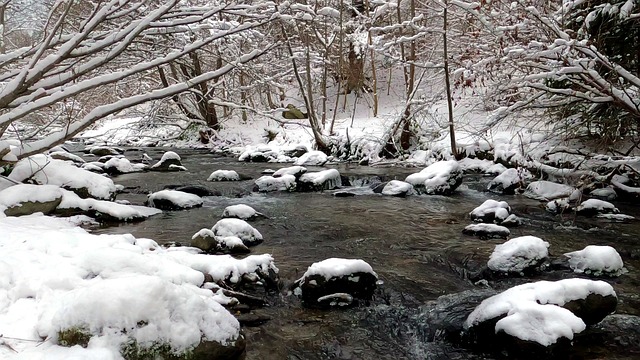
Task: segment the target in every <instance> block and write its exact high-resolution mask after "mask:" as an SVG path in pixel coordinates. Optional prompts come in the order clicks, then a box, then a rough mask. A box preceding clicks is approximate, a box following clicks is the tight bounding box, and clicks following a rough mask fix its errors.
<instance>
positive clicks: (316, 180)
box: [298, 169, 342, 191]
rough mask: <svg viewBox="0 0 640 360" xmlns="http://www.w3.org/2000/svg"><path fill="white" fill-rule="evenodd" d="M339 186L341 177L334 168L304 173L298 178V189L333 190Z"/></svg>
mask: <svg viewBox="0 0 640 360" xmlns="http://www.w3.org/2000/svg"><path fill="white" fill-rule="evenodd" d="M340 186H342V179H341V177H340V172H339V171H338V170H336V169H329V170H323V171H318V172H308V173H304V174H302V176H300V179H298V190H301V191H322V190H333V189H336V188H339V187H340Z"/></svg>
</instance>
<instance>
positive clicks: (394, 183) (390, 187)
mask: <svg viewBox="0 0 640 360" xmlns="http://www.w3.org/2000/svg"><path fill="white" fill-rule="evenodd" d="M400 194H407V195H411V194H413V185H411V184H409V183H406V182H404V181H400V180H391V181H389V182H388V183H387V185H385V186H384V188H382V195H390V196H395V195H400Z"/></svg>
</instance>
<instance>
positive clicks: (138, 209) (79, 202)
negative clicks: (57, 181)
mask: <svg viewBox="0 0 640 360" xmlns="http://www.w3.org/2000/svg"><path fill="white" fill-rule="evenodd" d="M62 192H63V195H64V196H63V197H62V201H61V202H60V204H59V205H58V207H57V209H58V210H65V209H72V210H75V209H80V210H84V211H95V212H98V213H100V214H106V215H109V216H111V217H113V218H116V219H119V220H121V221H130V220H139V219H141V218H147V217H149V216H153V215H157V214H161V213H162V210H158V209H154V208H151V207H146V206H138V205H125V204H119V203H116V202H110V201H104V200H97V199H91V198H89V199H82V198H80V197H79V196H78V195H76V194H75V193H73V192H71V191H67V190H64V189H62Z"/></svg>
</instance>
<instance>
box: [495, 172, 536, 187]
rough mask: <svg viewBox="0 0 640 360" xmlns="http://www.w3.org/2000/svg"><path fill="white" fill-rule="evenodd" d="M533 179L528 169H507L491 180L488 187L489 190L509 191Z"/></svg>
mask: <svg viewBox="0 0 640 360" xmlns="http://www.w3.org/2000/svg"><path fill="white" fill-rule="evenodd" d="M531 177H532V176H531V173H529V171H528V170H526V169H514V168H511V169H506V170H505V171H504V172H503V173H501V174H500V175H498V176H496V177H495V178H494V179H493V180H491V182H490V183H489V186H488V187H489V189H493V188H498V189H500V190H502V189H507V188H509V187H511V186H513V185H515V184H519V183H524V181H525V180H526V179H530V178H531Z"/></svg>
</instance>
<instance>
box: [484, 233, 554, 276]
mask: <svg viewBox="0 0 640 360" xmlns="http://www.w3.org/2000/svg"><path fill="white" fill-rule="evenodd" d="M548 248H549V243H548V242H546V241H544V240H542V239H540V238H537V237H535V236H521V237H517V238H513V239H511V240H509V241H507V242H505V243H504V244H500V245H496V247H495V249H494V250H493V253H492V254H491V257H490V258H489V261H488V262H487V265H488V267H489V269H491V270H493V271H501V272H515V273H521V272H522V271H524V270H525V269H527V268H529V267H531V266H536V265H539V264H540V262H541V261H542V260H544V259H546V258H547V257H548V256H549V251H548Z"/></svg>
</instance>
